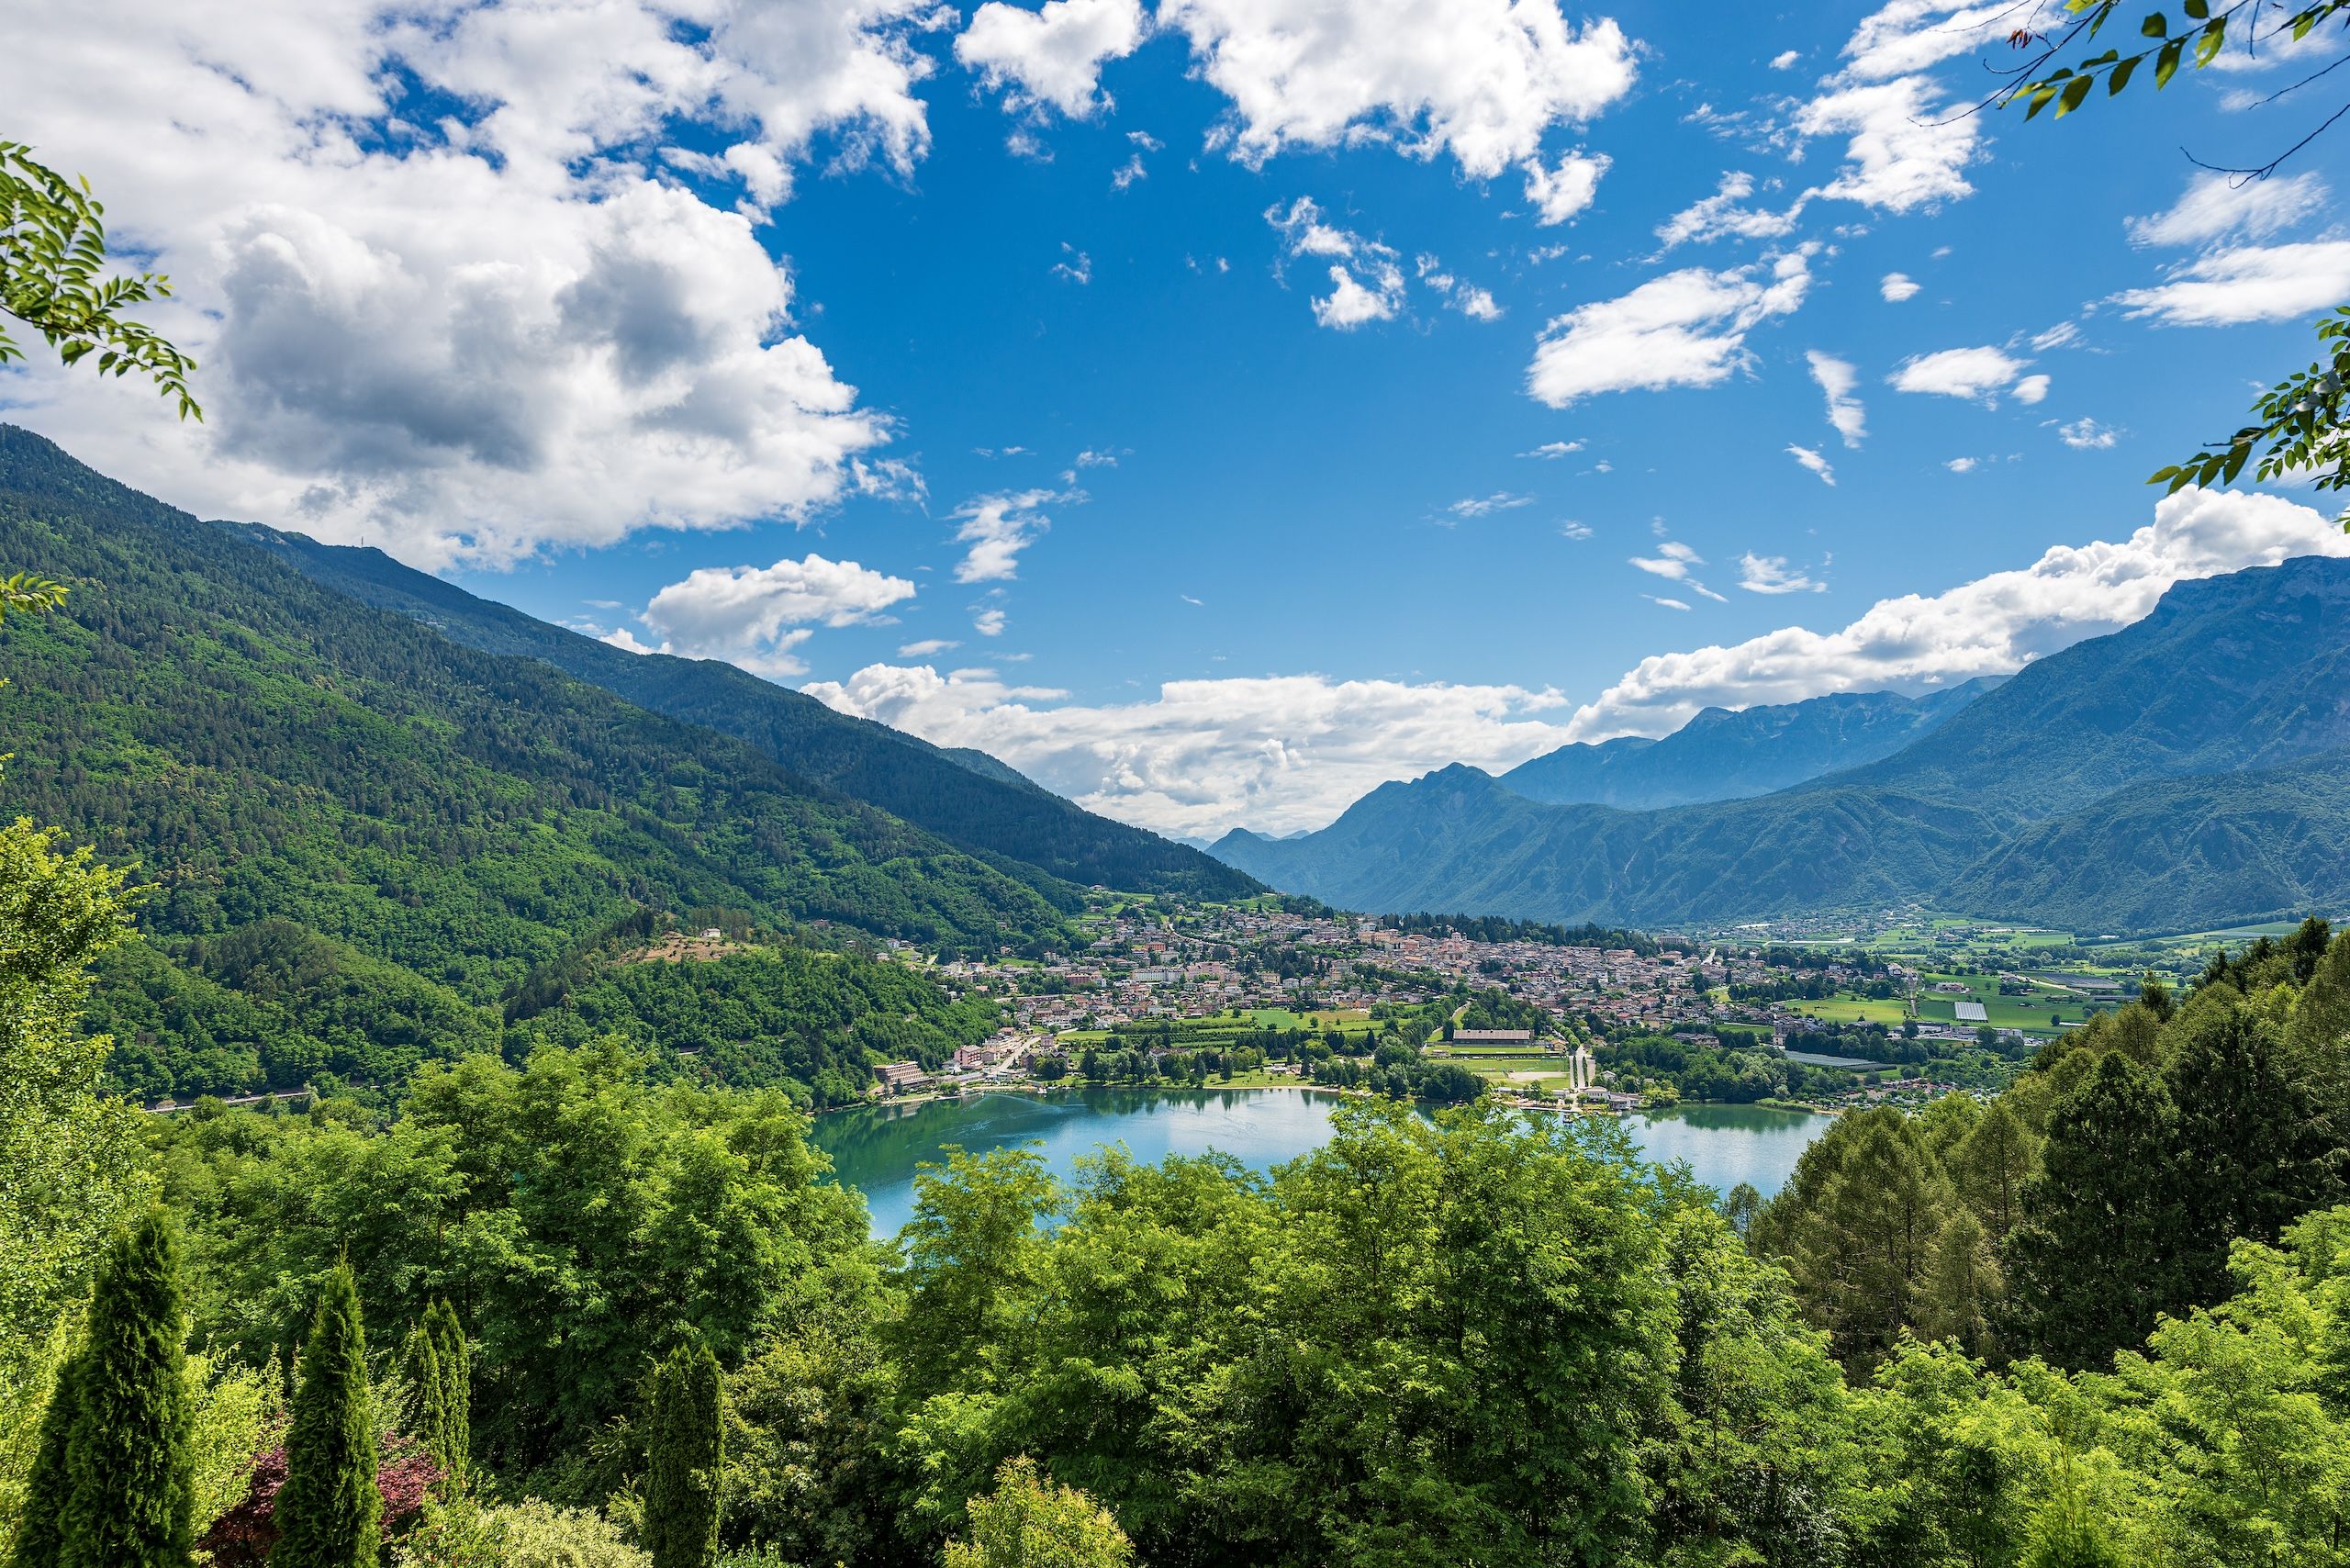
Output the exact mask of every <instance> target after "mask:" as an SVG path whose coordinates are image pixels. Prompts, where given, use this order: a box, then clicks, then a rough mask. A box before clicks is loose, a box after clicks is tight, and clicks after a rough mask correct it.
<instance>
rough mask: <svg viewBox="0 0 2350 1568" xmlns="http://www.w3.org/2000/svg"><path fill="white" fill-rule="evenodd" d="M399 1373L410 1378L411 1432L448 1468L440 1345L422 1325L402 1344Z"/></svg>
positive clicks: (409, 1422)
mask: <svg viewBox="0 0 2350 1568" xmlns="http://www.w3.org/2000/svg"><path fill="white" fill-rule="evenodd" d="M400 1375H401V1376H403V1377H405V1378H406V1379H407V1380H408V1433H409V1435H410V1436H412V1437H414V1438H415V1439H416V1440H417V1441H419V1442H420V1443H422V1444H423V1445H424V1450H425V1452H427V1453H429V1454H431V1456H432V1458H433V1460H434V1462H437V1463H438V1464H439V1465H440V1466H441V1468H442V1470H448V1469H449V1468H450V1464H449V1459H448V1436H447V1433H446V1431H445V1429H444V1427H445V1421H446V1415H447V1410H448V1405H449V1396H448V1390H447V1387H446V1383H445V1380H444V1378H443V1376H442V1369H441V1348H440V1346H439V1345H437V1344H435V1343H434V1342H433V1338H432V1336H431V1334H430V1333H429V1332H427V1331H426V1329H425V1327H424V1325H423V1324H418V1325H417V1326H416V1327H413V1328H411V1329H409V1330H408V1339H407V1341H406V1342H405V1343H403V1344H402V1345H401V1346H400Z"/></svg>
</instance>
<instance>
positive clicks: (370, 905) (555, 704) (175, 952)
mask: <svg viewBox="0 0 2350 1568" xmlns="http://www.w3.org/2000/svg"><path fill="white" fill-rule="evenodd" d="M0 561H6V562H9V563H11V564H12V565H13V566H22V567H26V568H30V569H37V570H39V572H41V573H43V574H44V575H47V576H50V577H56V578H57V579H59V580H61V581H63V582H65V583H67V584H68V585H69V586H70V588H71V589H72V593H71V596H70V598H69V599H68V602H67V605H66V608H65V609H64V610H63V611H62V612H61V613H59V614H55V615H50V616H47V617H41V618H26V619H12V620H11V621H10V622H8V623H7V625H6V629H5V631H0V666H5V670H6V675H7V677H8V678H9V680H10V686H9V688H8V689H7V691H6V694H5V695H4V696H0V747H5V749H6V750H9V751H13V752H14V753H15V759H14V760H13V761H12V762H11V763H10V764H9V765H8V768H7V772H6V777H5V781H0V789H5V791H6V801H7V805H8V807H9V809H11V810H15V811H18V812H24V813H26V814H28V815H29V816H31V817H33V818H34V819H35V820H37V821H40V822H47V823H60V824H62V825H63V826H64V827H65V828H66V829H67V830H68V831H69V832H70V833H71V834H73V835H74V836H75V837H76V838H77V839H81V840H84V841H87V842H91V843H94V844H95V845H96V846H98V849H99V852H100V854H101V855H102V856H104V857H106V858H107V859H108V860H110V861H112V862H114V863H116V864H117V865H123V866H127V867H129V868H133V869H134V871H135V874H136V876H137V878H138V879H140V881H141V882H143V883H145V884H147V885H148V886H149V887H150V888H151V893H150V895H149V899H148V902H147V906H146V911H145V913H144V915H143V917H142V924H144V926H145V928H146V929H147V930H148V932H149V933H150V934H151V935H152V936H153V937H154V938H156V939H157V941H158V943H159V945H160V946H162V949H163V953H164V954H165V955H166V956H167V958H168V959H169V961H170V962H171V963H172V964H173V965H174V966H176V967H177V968H178V969H182V970H184V971H185V973H184V974H183V975H180V976H177V977H173V976H169V975H163V976H159V975H158V974H156V973H154V972H148V973H145V974H143V975H140V976H135V977H130V981H135V982H136V984H137V988H138V991H139V996H140V998H141V999H142V1000H139V1001H137V1002H133V1001H132V999H131V998H130V997H129V996H128V995H125V996H124V997H122V998H121V999H120V1000H121V1002H122V1006H123V1007H124V1008H126V1009H128V1010H129V1013H136V1014H138V1015H139V1018H138V1026H137V1028H136V1029H130V1030H126V1031H125V1034H126V1038H127V1039H128V1040H129V1041H130V1043H131V1044H132V1045H134V1046H138V1047H140V1048H143V1049H147V1050H150V1051H151V1054H152V1055H153V1056H154V1058H156V1060H158V1061H165V1062H168V1061H171V1060H176V1059H179V1057H180V1056H181V1055H183V1054H184V1047H185V1046H186V1045H187V1043H188V1042H187V1041H186V1039H185V1036H181V1035H178V1034H175V1033H174V1030H173V1027H172V1026H171V1025H170V1024H169V1022H168V1020H169V1018H170V1017H171V1016H172V1015H173V1014H174V1011H175V1010H176V1012H177V1013H178V1014H181V1015H184V1016H189V1017H195V1016H197V1015H198V1014H201V1015H202V1016H203V1017H205V1018H208V1019H211V1020H213V1021H215V1022H217V1023H218V1025H219V1026H220V1028H221V1029H222V1030H224V1031H225V1032H226V1033H227V1035H228V1036H237V1035H239V1034H240V1032H242V1033H245V1034H248V1035H249V1034H252V1033H255V1032H259V1033H262V1034H264V1035H265V1034H267V1033H268V1032H269V1030H270V1028H271V1026H272V1025H271V1020H270V1015H269V1013H268V1009H269V1008H271V1007H276V1008H277V1009H278V1010H279V1011H280V1013H281V1014H283V1013H284V1011H285V1009H286V1008H287V1007H290V1006H297V1004H298V1007H299V1008H300V1009H301V1010H304V1011H305V1013H306V1016H307V1017H308V1023H307V1024H306V1025H305V1026H304V1027H303V1028H302V1029H300V1030H298V1031H297V1035H298V1036H304V1037H307V1038H308V1039H310V1040H315V1041H319V1042H320V1043H321V1044H324V1045H325V1046H327V1047H328V1048H329V1051H330V1054H332V1053H333V1051H334V1049H335V1047H333V1043H332V1036H333V1035H334V1032H335V1030H336V1029H337V1028H338V1027H340V1026H341V1025H338V1024H337V1023H336V1022H335V1020H336V1018H337V1017H338V1016H339V1015H340V1016H345V1017H347V1015H348V1014H349V1012H350V1007H351V1005H352V1004H351V1003H349V1002H348V1001H347V999H344V1000H336V998H337V997H340V996H341V991H342V990H347V989H348V988H349V987H352V986H356V987H357V988H358V989H359V990H360V991H362V992H363V993H365V994H368V995H371V996H373V997H374V998H375V1003H376V1004H380V1005H381V1006H383V1007H386V1008H389V1009H391V1010H392V1011H393V1012H396V1013H398V1014H402V1015H405V1016H408V1017H411V1018H413V1019H415V1020H417V1021H418V1022H417V1023H416V1025H415V1027H416V1029H417V1030H418V1032H419V1033H420V1034H428V1035H431V1036H432V1038H431V1040H429V1041H428V1042H425V1044H424V1045H423V1046H420V1048H425V1049H429V1050H430V1051H431V1054H447V1053H448V1052H450V1051H452V1050H453V1049H455V1048H457V1047H460V1046H462V1045H463V1044H464V1043H465V1036H467V1035H469V1034H470V1033H471V1030H470V1028H469V1027H465V1026H459V1027H455V1028H453V1029H444V1028H443V1027H442V1024H441V1023H439V1022H434V1020H444V1021H445V1019H446V1018H447V1017H451V1016H454V1015H453V1014H448V1012H447V1010H448V1009H449V1008H451V1007H464V1008H483V1007H490V1006H494V1005H495V1004H496V1003H497V1002H498V1000H499V999H500V997H501V996H502V995H503V994H504V993H505V992H506V991H508V990H509V988H511V987H513V986H514V985H516V984H517V983H519V981H520V980H521V979H522V977H523V976H524V975H525V973H526V972H528V971H529V970H530V969H532V967H533V966H535V965H539V964H543V963H544V962H547V961H549V960H551V959H553V958H556V957H557V956H559V955H560V954H562V953H564V952H565V951H566V950H567V949H568V948H569V947H570V946H572V945H573V944H574V943H575V942H576V939H577V937H578V935H579V934H581V933H583V932H588V931H592V930H595V929H597V928H599V927H601V926H603V925H604V924H607V923H609V922H610V921H611V920H612V919H614V918H615V917H616V916H617V915H620V914H621V913H626V912H628V911H630V910H632V909H635V908H638V907H640V906H650V907H653V908H655V909H659V910H666V911H671V912H677V913H686V912H689V911H694V910H699V909H733V910H738V911H741V912H744V915H745V916H746V917H748V918H749V919H752V920H754V921H756V922H759V923H762V924H773V925H778V926H781V925H788V924H793V923H798V922H806V921H811V920H829V921H834V922H838V923H841V924H845V925H850V926H855V927H858V928H861V929H864V930H867V931H871V932H876V933H881V934H888V935H900V936H904V937H907V938H911V939H917V940H921V941H923V942H926V943H935V944H939V945H941V946H946V947H948V948H953V949H959V950H968V951H980V950H986V951H993V950H994V949H995V948H997V947H999V946H1006V945H1009V946H1015V947H1031V946H1037V945H1040V944H1042V943H1044V942H1045V941H1047V940H1049V939H1052V938H1053V937H1055V936H1056V935H1058V934H1059V932H1060V931H1061V930H1062V919H1063V913H1064V910H1065V909H1066V908H1068V907H1069V906H1070V905H1071V904H1072V903H1073V902H1074V895H1073V890H1071V889H1069V887H1068V885H1067V884H1065V883H1061V882H1058V881H1057V880H1055V879H1052V878H1049V877H1047V876H1046V875H1044V874H1043V873H1041V872H1038V871H1035V870H1034V869H1033V868H1024V867H1013V868H1009V869H1007V866H1008V864H1009V863H1004V862H995V863H991V862H990V861H986V860H982V859H979V858H977V857H972V856H970V855H968V854H967V853H964V852H963V851H961V850H958V849H957V848H956V847H955V846H952V845H949V844H947V843H946V842H945V841H943V840H941V839H940V838H938V837H936V836H934V835H933V834H929V833H926V832H923V830H921V829H918V828H915V827H912V826H911V825H909V824H907V823H903V822H901V821H900V820H898V819H896V818H894V817H892V816H890V815H889V814H888V813H886V812H881V811H879V810H878V809H876V808H874V807H872V806H870V805H868V804H866V803H864V802H861V801H853V800H850V799H847V798H845V797H844V796H842V795H840V794H838V793H836V792H834V791H833V790H829V789H826V788H824V787H822V786H820V785H817V784H813V783H811V782H809V781H807V780H805V779H803V778H798V777H796V776H794V775H793V774H791V773H790V772H789V771H787V770H785V769H784V768H782V767H778V765H777V764H776V763H775V762H773V761H772V760H770V759H769V758H768V757H767V756H764V755H762V754H761V753H759V752H758V751H756V750H755V749H754V748H753V747H751V746H749V745H745V744H744V743H742V742H740V741H737V740H734V739H733V738H730V737H727V736H723V735H720V734H714V733H712V732H711V731H709V730H705V729H701V728H699V727H696V726H694V725H691V724H687V723H682V722H677V721H675V720H672V719H668V718H665V717H662V716H660V715H656V714H654V713H649V712H646V711H643V710H642V709H639V708H636V707H633V706H631V705H630V704H628V703H626V702H623V701H621V700H619V699H617V698H615V697H614V696H612V695H611V694H610V693H608V692H606V691H603V690H601V689H598V688H596V687H593V686H589V685H587V684H584V683H582V682H579V681H576V680H575V679H573V678H570V677H568V676H565V675H564V674H562V673H561V672H559V671H557V670H555V669H554V668H552V667H550V666H547V665H545V664H543V663H542V662H539V661H537V660H534V659H526V658H519V657H510V656H499V655H492V654H487V653H484V652H481V651H479V650H476V649H472V648H467V647H464V646H461V645H459V644H455V643H453V642H451V641H449V640H448V639H447V638H444V637H442V636H441V635H439V634H438V633H434V632H432V631H431V630H430V629H429V628H427V627H425V626H422V625H420V624H419V623H417V622H415V621H413V620H411V619H409V618H408V617H406V616H401V615H397V614H393V613H390V612H387V611H384V610H376V609H374V608H371V607H369V606H366V605H363V604H360V603H358V602H357V601H355V600H353V599H349V598H347V597H344V596H342V595H340V594H337V593H334V592H331V591H330V590H328V589H327V588H323V587H321V586H319V585H318V584H316V583H313V582H311V581H310V580H309V579H308V578H307V577H303V576H302V575H301V574H299V573H297V572H295V571H293V570H292V569H290V568H289V567H287V566H285V565H284V564H283V563H282V562H280V561H279V560H277V559H274V558H273V557H272V556H271V555H269V554H265V553H263V552H262V551H258V550H255V549H253V548H252V547H251V546H250V545H249V544H247V543H243V542H241V541H239V540H237V539H235V538H232V537H230V536H229V534H227V533H225V532H221V531H220V530H218V529H216V528H213V527H210V526H208V525H206V524H202V523H199V522H197V521H196V520H194V519H193V518H190V517H188V516H187V515H186V514H185V513H183V512H179V511H176V510H173V509H172V508H170V507H167V506H164V505H162V504H161V503H159V502H156V501H154V500H151V499H150V498H146V497H143V496H140V495H138V494H136V493H135V492H133V491H130V490H129V489H126V488H125V487H121V486H119V485H116V484H114V483H112V482H111V481H109V480H106V479H105V478H103V477H101V476H98V475H96V474H95V473H93V472H92V471H91V470H89V469H87V468H85V467H84V466H82V465H79V464H76V463H74V462H73V461H72V460H71V459H70V458H68V457H67V456H66V455H65V454H63V453H62V452H60V451H59V450H58V449H57V448H56V447H54V446H53V445H51V444H50V443H49V442H45V441H42V440H40V439H39V438H38V437H35V436H32V435H29V434H27V433H26V432H24V431H17V430H14V429H9V428H6V427H0ZM272 919H275V920H280V921H284V922H286V923H288V924H289V926H290V927H291V931H290V933H287V932H279V933H277V934H276V935H278V936H280V937H281V938H283V941H282V942H281V943H280V944H279V946H281V947H284V948H285V949H287V951H286V952H275V951H274V950H273V952H271V953H264V954H263V955H261V956H260V957H259V958H253V959H251V960H248V959H247V958H245V957H243V956H241V955H239V954H236V953H233V952H229V951H228V950H227V949H224V948H216V946H214V945H213V942H212V940H211V939H214V938H223V937H227V936H229V934H231V933H235V932H239V931H241V930H243V929H245V928H248V927H251V926H253V925H254V924H256V923H259V922H263V921H268V920H272ZM199 937H200V938H205V939H207V940H206V941H205V942H204V944H203V945H202V946H201V947H200V948H199V947H198V946H196V944H194V943H192V942H191V941H190V939H192V938H199ZM318 940H323V942H325V943H326V944H328V946H326V947H324V948H320V947H319V946H316V941H318ZM296 949H298V951H295V950H296ZM322 954H325V955H330V957H331V958H332V962H328V961H327V960H326V958H322V957H321V955H322ZM289 955H290V956H289ZM183 958H185V962H182V960H183ZM256 964H258V966H259V967H258V968H256V967H255V966H256ZM369 966H388V968H389V969H390V970H393V971H397V973H398V974H400V975H403V976H405V977H406V980H403V981H401V982H400V985H399V986H397V987H393V988H391V989H393V990H398V991H404V992H405V994H403V995H400V996H399V997H397V998H396V999H394V1000H386V997H387V995H388V994H389V993H388V991H387V990H386V983H387V977H386V975H385V974H382V973H371V972H368V970H369ZM320 969H331V970H333V971H334V974H335V976H336V977H337V978H335V979H333V980H330V981H328V982H323V983H324V984H325V991H320V990H319V989H318V988H317V987H308V988H305V987H300V986H290V985H288V984H286V983H282V982H278V981H273V982H271V983H272V984H274V985H276V987H277V991H279V992H280V993H282V994H280V995H278V996H277V997H276V998H275V999H273V997H272V996H271V995H270V994H268V991H267V988H266V987H263V986H261V985H259V984H258V983H257V982H256V980H254V978H253V977H254V976H255V975H269V974H276V973H279V972H281V971H283V972H285V973H302V972H308V971H316V970H320ZM126 983H129V981H127V982H126ZM339 988H340V989H339ZM419 988H421V989H419ZM224 992H225V993H232V994H234V995H236V996H239V997H242V998H243V999H244V1002H245V1003H246V1006H245V1007H244V1008H242V1009H241V1010H240V1009H235V1008H228V1007H226V1004H225V1003H223V1002H222V994H223V993H224ZM199 1002H200V1003H202V1004H203V1005H202V1006H201V1007H199V1006H198V1005H197V1004H198V1003H199ZM192 1009H193V1010H194V1011H191V1010H192ZM253 1009H260V1010H261V1012H260V1013H258V1014H255V1013H254V1012H253V1011H252V1010H253ZM338 1010H340V1013H339V1012H338ZM232 1014H236V1015H235V1016H232ZM123 1021H124V1022H125V1023H129V1022H131V1019H130V1018H129V1014H126V1015H125V1017H124V1020H123ZM377 1022H379V1023H380V1022H381V1019H380V1018H379V1019H378V1020H377ZM206 1027H207V1030H209V1029H210V1027H211V1025H210V1024H207V1025H206ZM137 1036H151V1041H142V1040H140V1039H139V1038H137ZM216 1044H218V1042H216ZM285 1045H286V1048H287V1050H288V1052H289V1053H291V1055H293V1056H294V1057H297V1058H298V1057H299V1056H300V1055H302V1054H303V1053H304V1052H310V1053H311V1054H315V1052H316V1047H311V1046H306V1045H304V1044H302V1043H301V1041H300V1040H299V1039H289V1040H287V1041H286V1042H285ZM218 1048H219V1049H220V1050H222V1051H226V1052H228V1053H229V1058H242V1057H243V1056H244V1055H246V1054H249V1053H245V1052H244V1050H243V1047H237V1046H234V1045H219V1046H218ZM199 1054H200V1053H199ZM345 1054H346V1055H348V1053H345ZM401 1055H402V1052H401V1051H399V1050H397V1049H393V1050H389V1051H388V1052H387V1051H386V1050H385V1049H383V1048H380V1043H379V1045H378V1048H376V1049H375V1057H376V1058H378V1059H381V1060H386V1061H390V1062H393V1063H397V1060H398V1059H399V1058H400V1057H401ZM224 1059H228V1058H224ZM363 1065H364V1064H361V1063H354V1062H349V1061H345V1062H343V1063H342V1065H341V1066H339V1067H338V1070H344V1071H350V1070H354V1068H357V1067H361V1066H363ZM170 1076H171V1077H172V1079H173V1082H174V1083H180V1082H181V1080H180V1078H179V1075H178V1074H177V1073H176V1072H175V1071H174V1072H172V1073H171V1074H170ZM198 1076H203V1075H202V1074H198ZM266 1076H268V1077H269V1078H270V1079H271V1080H272V1081H286V1080H285V1079H284V1078H282V1077H280V1076H279V1074H278V1072H277V1071H276V1070H274V1069H273V1070H269V1071H268V1072H267V1074H266ZM292 1081H299V1077H298V1074H297V1076H296V1077H295V1078H294V1079H293V1080H292ZM148 1085H149V1086H151V1087H161V1086H162V1085H158V1084H156V1083H155V1082H154V1081H153V1080H152V1079H150V1080H149V1081H148ZM183 1086H190V1085H183ZM200 1086H202V1087H207V1088H213V1087H228V1086H229V1083H227V1082H224V1081H218V1079H217V1078H216V1079H215V1081H208V1082H205V1083H203V1084H201V1085H200Z"/></svg>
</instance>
